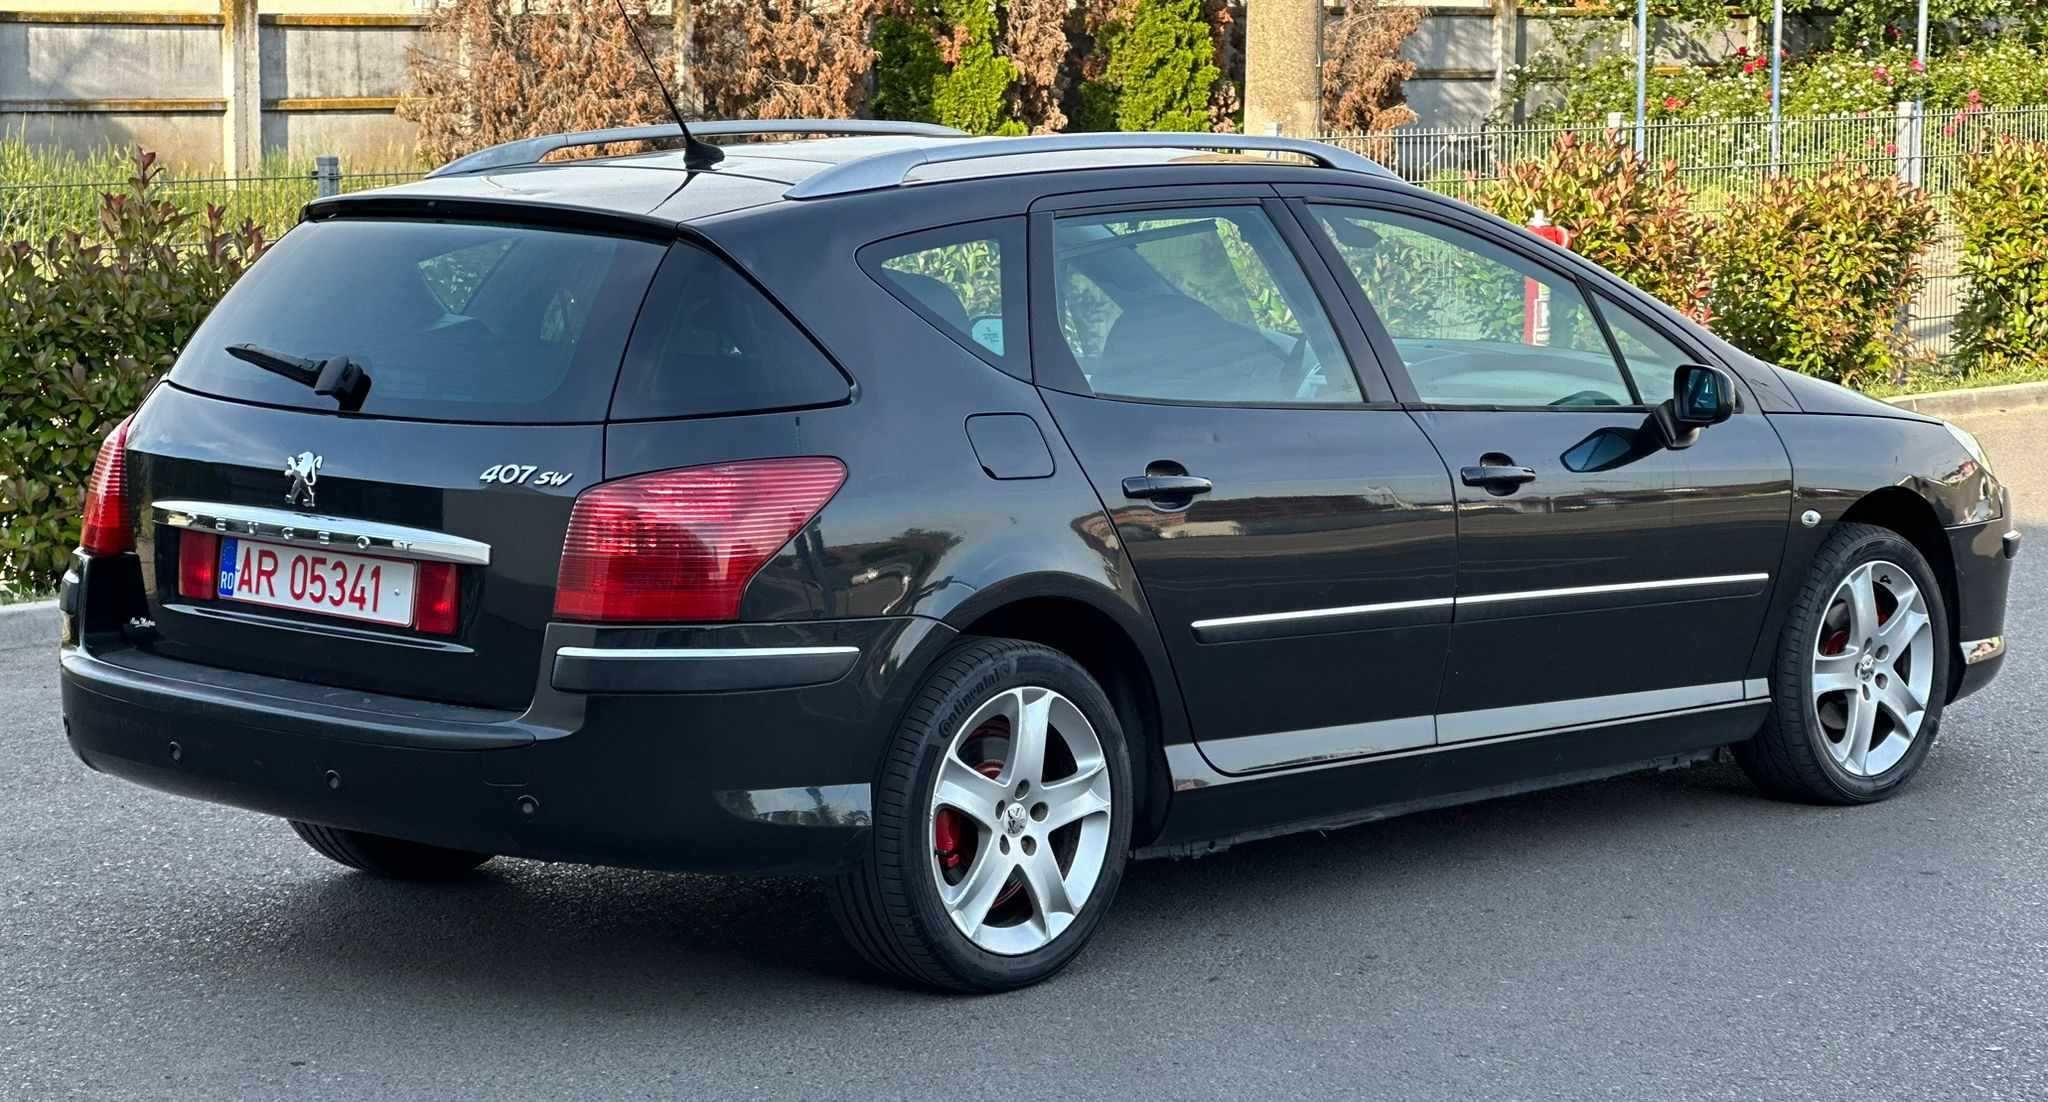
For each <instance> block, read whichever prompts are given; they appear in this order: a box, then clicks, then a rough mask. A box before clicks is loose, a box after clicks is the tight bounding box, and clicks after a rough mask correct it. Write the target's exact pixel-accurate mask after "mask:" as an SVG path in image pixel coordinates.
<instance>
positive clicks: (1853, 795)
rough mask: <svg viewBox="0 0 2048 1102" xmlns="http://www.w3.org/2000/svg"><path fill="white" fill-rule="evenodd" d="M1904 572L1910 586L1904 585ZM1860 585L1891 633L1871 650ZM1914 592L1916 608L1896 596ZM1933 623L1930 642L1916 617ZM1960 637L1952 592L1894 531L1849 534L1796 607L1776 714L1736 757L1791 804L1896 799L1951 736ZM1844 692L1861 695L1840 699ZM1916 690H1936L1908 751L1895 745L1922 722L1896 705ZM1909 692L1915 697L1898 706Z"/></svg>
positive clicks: (1815, 572)
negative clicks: (1861, 729)
mask: <svg viewBox="0 0 2048 1102" xmlns="http://www.w3.org/2000/svg"><path fill="white" fill-rule="evenodd" d="M1892 567H1897V568H1898V569H1899V570H1901V571H1903V573H1904V574H1905V575H1906V578H1905V579H1904V580H1903V582H1902V580H1901V579H1899V578H1898V577H1897V575H1896V574H1893V573H1892V572H1891V568H1892ZM1865 568H1868V572H1867V573H1864V571H1865ZM1858 578H1868V579H1870V581H1871V582H1872V592H1873V593H1875V595H1876V596H1875V601H1874V611H1875V612H1876V614H1877V617H1878V618H1877V620H1876V623H1877V624H1878V625H1879V627H1878V629H1877V630H1878V631H1880V632H1884V633H1887V634H1885V635H1875V634H1872V640H1873V642H1874V645H1872V646H1871V647H1869V649H1868V650H1865V649H1864V640H1862V639H1852V638H1850V636H1852V635H1865V634H1871V633H1869V632H1866V631H1864V630H1861V629H1859V628H1858V626H1857V622H1856V618H1857V616H1858V612H1857V607H1856V601H1855V598H1854V596H1853V592H1854V590H1855V588H1856V587H1857V586H1858V585H1859V584H1860V583H1858V581H1857V579H1858ZM1905 583H1910V585H1911V587H1912V589H1913V590H1914V591H1915V592H1916V593H1917V596H1918V600H1917V601H1915V602H1912V603H1911V604H1910V607H1908V606H1905V605H1901V604H1900V603H1899V597H1898V596H1897V594H1896V593H1895V592H1894V588H1888V585H1889V586H1890V587H1896V588H1901V589H1902V588H1903V586H1904V584H1905ZM1880 591H1881V592H1880ZM1887 600H1889V601H1890V602H1891V606H1892V611H1891V613H1890V614H1889V618H1887V615H1886V613H1885V611H1884V607H1885V604H1886V602H1887ZM1901 607H1907V611H1908V619H1906V620H1897V617H1898V614H1899V609H1900V608H1901ZM1922 614H1924V615H1925V616H1926V619H1927V623H1926V625H1925V628H1926V632H1925V634H1924V635H1921V634H1918V633H1917V632H1916V631H1914V630H1913V628H1912V624H1913V617H1915V616H1917V615H1922ZM1894 621H1896V623H1895V622H1894ZM1905 634H1910V635H1911V638H1904V635H1905ZM1949 635H1950V630H1949V621H1948V608H1947V605H1946V603H1945V601H1944V598H1943V595H1942V590H1941V584H1940V581H1939V579H1937V578H1936V576H1935V573H1934V570H1933V568H1932V567H1931V566H1929V565H1928V563H1927V560H1926V558H1925V557H1923V556H1922V555H1921V554H1920V552H1919V550H1918V549H1917V548H1915V547H1914V546H1913V545H1912V544H1911V543H1910V542H1908V541H1907V540H1906V539H1905V538H1904V537H1903V536H1901V535H1899V534H1898V533H1897V532H1894V531H1892V530H1890V529H1888V528H1879V527H1876V526H1874V525H1868V524H1844V525H1841V526H1840V527H1838V528H1837V529H1836V530H1835V532H1834V533H1833V534H1831V535H1830V536H1829V537H1828V539H1827V542H1826V543H1824V544H1822V545H1821V549H1820V551H1819V553H1818V554H1816V555H1815V556H1814V561H1813V566H1812V569H1811V570H1810V571H1809V572H1808V574H1807V578H1806V581H1805V583H1804V584H1803V585H1801V586H1800V588H1799V591H1798V592H1797V593H1796V594H1795V595H1794V596H1793V599H1792V608H1791V612H1790V613H1789V615H1788V616H1787V617H1786V621H1785V628H1784V631H1783V633H1782V634H1781V635H1780V636H1779V639H1778V653H1777V655H1776V661H1775V663H1774V665H1773V667H1772V676H1771V689H1772V699H1773V704H1772V708H1771V715H1770V717H1769V718H1768V719H1766V720H1765V722H1764V726H1763V728H1762V730H1760V731H1759V732H1758V733H1757V735H1756V737H1754V738H1752V739H1750V740H1749V741H1748V742H1745V743H1741V744H1738V745H1737V746H1735V747H1734V751H1735V760H1736V762H1737V764H1739V765H1740V766H1741V767H1742V770H1743V772H1745V773H1747V774H1749V777H1750V779H1751V780H1752V781H1754V782H1756V785H1757V787H1758V788H1760V789H1762V790H1763V791H1764V792H1765V793H1766V794H1767V795H1770V796H1774V797H1777V798H1780V799H1787V800H1798V801H1802V802H1807V803H1820V804H1863V803H1873V802H1875V801H1878V800H1882V799H1886V798H1888V797H1890V796H1891V795H1893V794H1894V793H1896V792H1897V791H1898V790H1899V789H1900V788H1901V787H1903V786H1904V785H1905V784H1906V782H1907V781H1909V780H1911V779H1912V778H1913V775H1914V774H1915V773H1917V772H1919V770H1920V766H1921V764H1922V763H1923V762H1925V761H1926V760H1927V755H1928V752H1929V751H1930V750H1932V749H1933V746H1934V740H1935V736H1936V735H1937V733H1938V732H1939V731H1940V728H1941V713H1942V706H1943V704H1944V703H1945V702H1946V701H1947V699H1948V686H1949V677H1950V667H1951V665H1952V663H1953V661H1954V655H1953V651H1954V648H1955V644H1954V641H1953V640H1951V639H1950V637H1949ZM1887 639H1889V642H1887V641H1886V640H1887ZM1902 639H1903V640H1904V641H1903V642H1901V640H1902ZM1895 643H1896V644H1900V647H1899V649H1898V650H1896V651H1895V650H1892V649H1891V644H1895ZM1909 648H1911V649H1909ZM1908 654H1911V655H1912V657H1910V658H1908V657H1906V656H1907V655H1908ZM1880 659H1882V660H1880ZM1866 660H1867V661H1866ZM1923 660H1924V662H1925V665H1926V668H1925V670H1924V672H1921V671H1916V669H1915V664H1916V663H1920V662H1922V661H1923ZM1824 666H1825V667H1826V668H1823V667H1824ZM1902 671H1903V672H1902ZM1916 672H1921V675H1920V676H1914V675H1915V673H1916ZM1822 678H1825V680H1820V679H1822ZM1844 679H1848V680H1847V681H1846V682H1845V680H1844ZM1844 683H1849V684H1853V685H1854V688H1851V689H1849V690H1847V691H1838V692H1831V691H1830V690H1829V689H1828V686H1831V685H1838V684H1844ZM1914 683H1924V688H1923V689H1922V694H1923V696H1922V699H1921V701H1920V704H1921V711H1920V713H1919V718H1918V726H1917V729H1913V730H1911V731H1909V732H1907V733H1908V734H1909V738H1908V740H1907V742H1906V743H1905V744H1903V745H1901V744H1898V743H1893V742H1891V741H1890V740H1892V739H1895V738H1897V737H1898V735H1899V734H1900V733H1901V732H1902V731H1907V727H1908V725H1909V722H1910V721H1907V722H1902V721H1901V720H1900V719H1899V718H1898V717H1899V714H1900V712H1901V711H1904V712H1906V713H1907V714H1909V715H1910V711H1911V710H1910V708H1905V707H1898V706H1895V704H1894V701H1897V700H1904V701H1911V699H1912V694H1913V692H1914ZM1895 686H1896V687H1895ZM1816 688H1819V689H1820V690H1821V695H1820V696H1819V697H1816V694H1815V690H1816ZM1887 690H1890V693H1891V694H1892V695H1888V694H1887ZM1901 690H1903V692H1904V693H1905V694H1906V695H1905V696H1904V697H1898V696H1897V695H1896V694H1897V693H1898V692H1900V691H1901ZM1866 707H1868V708H1870V709H1872V711H1871V713H1870V714H1871V715H1872V716H1874V717H1875V719H1874V722H1875V724H1876V726H1875V729H1874V731H1873V733H1872V734H1871V735H1870V736H1869V738H1868V739H1866V740H1865V741H1863V742H1862V744H1861V745H1862V746H1863V751H1862V756H1861V758H1860V759H1859V757H1858V755H1857V750H1856V747H1857V745H1858V740H1857V737H1856V735H1855V733H1854V731H1855V724H1856V721H1857V720H1858V719H1859V718H1861V717H1862V715H1863V709H1864V708H1866ZM1859 762H1860V765H1859Z"/></svg>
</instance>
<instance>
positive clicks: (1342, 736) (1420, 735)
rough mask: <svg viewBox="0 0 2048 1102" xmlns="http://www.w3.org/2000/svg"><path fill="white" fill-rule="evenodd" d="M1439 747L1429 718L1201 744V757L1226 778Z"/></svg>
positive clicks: (1247, 736) (1350, 725)
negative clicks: (1265, 770)
mask: <svg viewBox="0 0 2048 1102" xmlns="http://www.w3.org/2000/svg"><path fill="white" fill-rule="evenodd" d="M1435 743H1436V721H1435V720H1433V719H1431V718H1430V717H1429V716H1404V717H1402V718H1400V719H1382V720H1377V721H1375V722H1371V723H1347V724H1342V725H1339V726H1336V727H1313V728H1309V729H1307V730H1302V731H1275V732H1272V733H1271V734H1264V735H1240V736H1238V737H1236V738H1227V739H1218V740H1216V741H1214V742H1205V743H1203V744H1202V753H1203V755H1204V756H1206V757H1207V758H1208V759H1209V761H1210V762H1212V763H1214V764H1215V766H1216V768H1218V769H1221V770H1223V771H1224V772H1226V773H1250V772H1255V771H1257V770H1261V769H1280V768H1284V767H1287V766H1298V765H1310V764H1314V763H1316V762H1323V761H1336V760H1339V759H1342V758H1356V757H1363V756H1364V755H1367V754H1384V753H1386V752H1387V751H1389V750H1413V749H1415V748H1417V747H1422V746H1431V745H1434V744H1435Z"/></svg>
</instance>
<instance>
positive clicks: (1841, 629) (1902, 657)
mask: <svg viewBox="0 0 2048 1102" xmlns="http://www.w3.org/2000/svg"><path fill="white" fill-rule="evenodd" d="M1933 685H1934V621H1933V617H1932V616H1930V615H1929V614H1928V611H1927V598H1926V597H1925V595H1923V594H1922V593H1921V592H1920V587H1919V586H1918V585H1917V584H1916V583H1915V582H1914V581H1913V576H1912V575H1911V574H1908V573H1907V572H1906V571H1905V570H1904V569H1903V568H1901V567H1900V566H1898V565H1897V564H1895V563H1891V562H1885V561H1882V560H1880V561H1875V562H1866V563H1861V564H1858V565H1857V566H1856V567H1855V568H1854V569H1852V570H1850V571H1849V574H1848V576H1847V577H1845V578H1843V579H1842V581H1841V584H1840V585H1838V586H1836V587H1835V592H1834V595H1833V596H1831V597H1830V598H1829V599H1828V607H1827V610H1826V611H1825V612H1824V613H1823V614H1822V615H1821V623H1820V629H1819V631H1818V632H1817V634H1816V638H1815V639H1814V646H1813V686H1812V693H1811V697H1810V700H1809V705H1810V707H1811V708H1812V709H1813V715H1814V718H1815V720H1816V721H1817V722H1818V723H1819V724H1820V731H1821V736H1822V740H1823V742H1824V744H1825V745H1826V747H1827V751H1828V754H1829V756H1830V757H1831V758H1832V759H1833V760H1834V763H1835V765H1836V766H1837V767H1838V768H1840V769H1841V770H1842V771H1843V772H1844V773H1847V774H1849V775H1850V776H1852V777H1876V776H1880V775H1882V774H1883V773H1884V772H1885V771H1886V770H1889V769H1891V768H1892V767H1893V766H1895V765H1897V764H1898V763H1899V762H1900V760H1901V759H1903V758H1904V757H1905V756H1906V752H1907V751H1908V750H1910V749H1912V746H1913V739H1914V738H1915V737H1916V736H1918V735H1919V733H1920V728H1921V726H1922V725H1923V724H1924V723H1925V721H1926V718H1927V703H1928V699H1929V696H1930V694H1931V693H1932V691H1933Z"/></svg>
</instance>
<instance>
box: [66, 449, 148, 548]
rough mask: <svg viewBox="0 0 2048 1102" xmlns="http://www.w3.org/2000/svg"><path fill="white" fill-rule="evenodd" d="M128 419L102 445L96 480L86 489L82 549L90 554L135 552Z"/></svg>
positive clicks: (95, 462)
mask: <svg viewBox="0 0 2048 1102" xmlns="http://www.w3.org/2000/svg"><path fill="white" fill-rule="evenodd" d="M129 420H130V418H127V417H124V418H122V419H121V423H120V424H118V425H115V426H114V431H112V432H110V433H108V434H107V438H106V439H105V440H104V441H102V442H101V443H100V454H99V458H97V459H94V460H93V462H92V481H90V482H88V483H86V487H85V523H84V525H83V526H82V527H81V530H80V532H79V534H78V546H79V547H80V548H81V549H83V550H84V551H85V552H86V553H87V554H89V555H118V554H121V553H122V552H124V551H133V550H135V529H134V528H133V527H132V526H131V525H130V524H129V523H128V422H129Z"/></svg>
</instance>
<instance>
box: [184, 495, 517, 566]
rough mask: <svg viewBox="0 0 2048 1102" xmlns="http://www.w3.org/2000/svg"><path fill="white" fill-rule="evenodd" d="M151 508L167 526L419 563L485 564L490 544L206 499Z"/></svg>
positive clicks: (488, 561) (394, 526)
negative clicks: (412, 560) (384, 556)
mask: <svg viewBox="0 0 2048 1102" xmlns="http://www.w3.org/2000/svg"><path fill="white" fill-rule="evenodd" d="M153 508H154V509H155V512H156V519H157V521H158V522H159V523H162V524H167V525H169V526H171V527H172V528H191V529H196V530H201V531H207V532H218V533H220V534H221V535H224V536H247V537H249V538H250V539H260V540H270V541H272V542H275V543H283V544H294V545H299V546H313V547H331V548H333V549H334V550H336V551H353V552H357V553H360V554H365V555H386V556H389V557H392V558H399V559H415V560H418V561H421V562H452V563H456V564H459V565H462V566H489V565H490V564H491V545H490V544H488V543H483V542H480V541H478V540H473V539H465V538H463V537H461V536H451V535H449V534H448V533H446V532H435V531H432V530H430V529H426V528H408V527H405V526H404V525H398V524H385V523H382V522H380V521H374V520H356V519H353V518H350V517H335V516H323V515H321V514H317V513H300V512H295V511H293V510H290V509H269V508H265V507H263V506H260V505H225V504H221V503H219V502H212V501H159V502H156V503H155V504H154V506H153Z"/></svg>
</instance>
